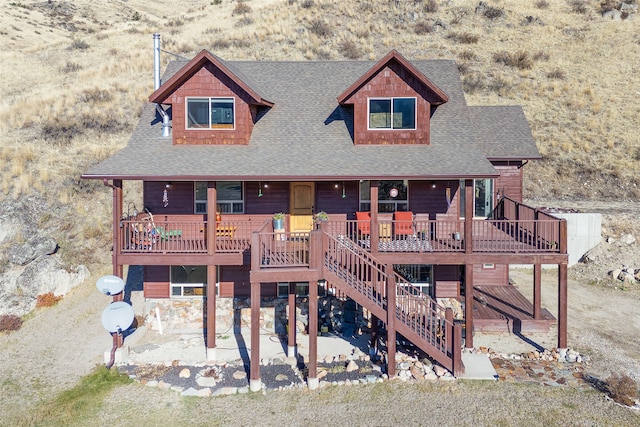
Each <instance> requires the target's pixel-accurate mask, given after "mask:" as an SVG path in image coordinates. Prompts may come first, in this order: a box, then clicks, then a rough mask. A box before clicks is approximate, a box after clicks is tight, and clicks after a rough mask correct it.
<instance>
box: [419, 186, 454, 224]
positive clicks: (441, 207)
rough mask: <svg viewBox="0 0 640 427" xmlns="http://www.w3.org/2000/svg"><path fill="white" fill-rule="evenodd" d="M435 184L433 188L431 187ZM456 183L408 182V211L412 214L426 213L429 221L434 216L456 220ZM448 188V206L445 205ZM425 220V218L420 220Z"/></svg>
mask: <svg viewBox="0 0 640 427" xmlns="http://www.w3.org/2000/svg"><path fill="white" fill-rule="evenodd" d="M433 184H435V186H436V187H435V188H432V185H433ZM458 185H459V183H458V181H409V210H411V211H412V212H414V213H417V212H420V213H427V214H428V216H429V218H428V219H431V220H434V219H436V215H439V216H438V218H440V217H441V216H445V217H450V218H451V219H457V215H458V199H457V198H456V194H457V191H458ZM447 188H449V191H448V193H449V204H447ZM422 219H427V218H422Z"/></svg>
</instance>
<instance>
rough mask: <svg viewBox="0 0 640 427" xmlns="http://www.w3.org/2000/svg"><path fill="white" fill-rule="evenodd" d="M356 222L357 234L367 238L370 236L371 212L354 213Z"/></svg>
mask: <svg viewBox="0 0 640 427" xmlns="http://www.w3.org/2000/svg"><path fill="white" fill-rule="evenodd" d="M356 220H357V221H358V233H359V234H360V235H361V236H369V235H370V234H371V212H356Z"/></svg>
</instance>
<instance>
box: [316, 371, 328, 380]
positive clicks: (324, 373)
mask: <svg viewBox="0 0 640 427" xmlns="http://www.w3.org/2000/svg"><path fill="white" fill-rule="evenodd" d="M326 376H327V371H326V370H324V369H318V380H321V379H323V378H324V377H326Z"/></svg>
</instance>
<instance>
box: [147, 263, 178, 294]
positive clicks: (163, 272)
mask: <svg viewBox="0 0 640 427" xmlns="http://www.w3.org/2000/svg"><path fill="white" fill-rule="evenodd" d="M169 274H170V272H169V267H168V266H165V265H147V266H145V267H144V285H143V288H144V292H143V293H144V297H145V298H169V297H170V288H171V286H170V283H169V280H170V279H169Z"/></svg>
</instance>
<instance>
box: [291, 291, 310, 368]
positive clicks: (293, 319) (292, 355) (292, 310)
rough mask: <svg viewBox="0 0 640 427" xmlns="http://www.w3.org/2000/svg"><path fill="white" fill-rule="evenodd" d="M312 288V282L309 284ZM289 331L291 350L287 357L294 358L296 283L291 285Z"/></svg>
mask: <svg viewBox="0 0 640 427" xmlns="http://www.w3.org/2000/svg"><path fill="white" fill-rule="evenodd" d="M309 287H311V282H309ZM288 325H289V330H288V331H287V341H288V346H289V348H288V349H287V356H288V357H294V356H295V352H296V333H297V331H296V285H295V283H293V282H291V283H289V319H288Z"/></svg>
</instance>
